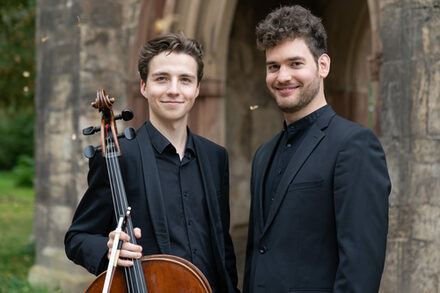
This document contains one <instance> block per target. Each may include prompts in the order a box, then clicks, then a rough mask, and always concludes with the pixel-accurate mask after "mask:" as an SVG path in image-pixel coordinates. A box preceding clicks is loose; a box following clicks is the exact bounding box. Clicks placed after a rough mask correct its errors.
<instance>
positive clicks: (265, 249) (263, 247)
mask: <svg viewBox="0 0 440 293" xmlns="http://www.w3.org/2000/svg"><path fill="white" fill-rule="evenodd" d="M266 251H267V247H266V246H261V247H260V248H259V250H258V252H259V253H260V254H265V253H266Z"/></svg>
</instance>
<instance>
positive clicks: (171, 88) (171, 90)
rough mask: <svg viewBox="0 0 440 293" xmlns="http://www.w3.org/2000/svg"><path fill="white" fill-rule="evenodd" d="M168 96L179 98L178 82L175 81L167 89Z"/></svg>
mask: <svg viewBox="0 0 440 293" xmlns="http://www.w3.org/2000/svg"><path fill="white" fill-rule="evenodd" d="M167 94H168V95H169V96H177V95H178V94H179V90H178V86H177V80H175V79H173V80H171V82H170V83H169V87H168V89H167Z"/></svg>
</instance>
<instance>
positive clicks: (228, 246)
mask: <svg viewBox="0 0 440 293" xmlns="http://www.w3.org/2000/svg"><path fill="white" fill-rule="evenodd" d="M223 157H224V163H223V171H222V173H221V174H222V184H221V187H222V191H221V193H222V201H221V203H220V205H221V206H220V210H221V217H222V224H223V231H224V232H223V238H224V243H225V265H226V270H227V272H228V274H229V279H230V280H231V283H232V284H231V285H232V287H233V290H234V292H240V291H239V290H238V288H237V283H238V277H237V265H236V259H235V252H234V245H233V243H232V239H231V234H230V233H229V228H230V209H229V163H228V153H227V152H226V150H224V156H223ZM231 293H232V292H231Z"/></svg>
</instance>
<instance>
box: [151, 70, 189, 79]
mask: <svg viewBox="0 0 440 293" xmlns="http://www.w3.org/2000/svg"><path fill="white" fill-rule="evenodd" d="M151 75H152V76H161V75H170V73H169V72H167V71H159V72H154V73H152V74H151ZM179 76H180V77H188V78H194V79H195V78H196V76H195V75H194V74H190V73H183V74H179Z"/></svg>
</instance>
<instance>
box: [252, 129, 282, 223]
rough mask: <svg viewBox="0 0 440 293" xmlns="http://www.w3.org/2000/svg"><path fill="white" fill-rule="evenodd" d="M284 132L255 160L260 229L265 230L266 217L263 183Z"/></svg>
mask: <svg viewBox="0 0 440 293" xmlns="http://www.w3.org/2000/svg"><path fill="white" fill-rule="evenodd" d="M281 134H282V132H280V133H278V134H277V135H276V136H275V137H274V138H272V139H271V140H270V141H268V143H267V145H265V146H264V149H262V150H261V155H260V157H259V158H258V161H256V162H255V167H254V169H255V179H254V180H253V181H254V182H256V183H257V186H256V187H255V190H254V192H255V200H256V201H257V202H256V204H257V205H258V214H257V215H255V218H256V219H255V220H256V221H258V225H259V226H260V227H259V230H260V231H263V228H264V217H263V184H264V176H265V174H266V171H267V168H268V166H269V163H270V160H271V158H272V154H273V152H274V149H275V147H276V146H277V144H278V140H279V139H280V137H281Z"/></svg>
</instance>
